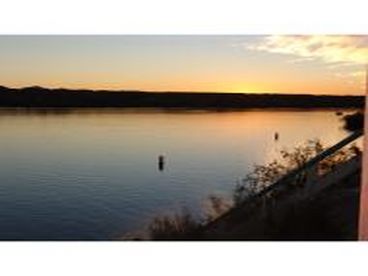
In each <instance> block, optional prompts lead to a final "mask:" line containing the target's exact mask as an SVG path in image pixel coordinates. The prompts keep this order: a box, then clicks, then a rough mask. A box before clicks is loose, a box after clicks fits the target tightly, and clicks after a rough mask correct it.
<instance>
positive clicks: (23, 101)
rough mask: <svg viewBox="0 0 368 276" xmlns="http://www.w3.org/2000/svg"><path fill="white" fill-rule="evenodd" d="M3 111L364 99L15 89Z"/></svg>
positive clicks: (0, 93)
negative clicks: (28, 108)
mask: <svg viewBox="0 0 368 276" xmlns="http://www.w3.org/2000/svg"><path fill="white" fill-rule="evenodd" d="M0 106H1V107H177V108H362V107H363V106H364V96H326V95H325V96H317V95H316V96H314V95H287V94H241V93H195V92H141V91H104V90H100V91H94V90H69V89H47V88H42V87H38V86H33V87H27V88H21V89H12V88H7V87H4V86H0Z"/></svg>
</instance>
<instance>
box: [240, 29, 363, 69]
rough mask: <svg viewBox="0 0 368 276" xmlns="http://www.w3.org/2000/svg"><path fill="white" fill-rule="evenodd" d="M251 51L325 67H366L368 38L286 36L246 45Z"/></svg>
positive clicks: (356, 36)
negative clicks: (294, 58)
mask: <svg viewBox="0 0 368 276" xmlns="http://www.w3.org/2000/svg"><path fill="white" fill-rule="evenodd" d="M246 48H247V49H250V50H256V51H263V52H269V53H278V54H285V55H293V56H295V57H298V58H297V59H296V61H298V62H300V61H304V60H320V61H322V62H325V63H329V64H332V63H335V64H336V63H339V64H344V65H362V64H366V63H367V62H368V36H363V35H361V36H359V35H355V36H354V35H352V36H337V35H312V36H307V35H305V36H303V35H285V36H278V35H276V36H267V37H265V38H263V39H262V40H261V41H259V42H256V43H253V44H248V45H246Z"/></svg>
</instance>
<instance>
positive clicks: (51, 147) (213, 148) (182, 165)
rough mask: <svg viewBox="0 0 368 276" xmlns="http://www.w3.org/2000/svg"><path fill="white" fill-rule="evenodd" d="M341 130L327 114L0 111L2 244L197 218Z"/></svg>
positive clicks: (109, 234) (100, 235)
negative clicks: (282, 155)
mask: <svg viewBox="0 0 368 276" xmlns="http://www.w3.org/2000/svg"><path fill="white" fill-rule="evenodd" d="M341 125H342V124H341V122H340V121H339V117H337V116H336V115H335V111H331V110H330V111H280V110H279V111H260V110H252V111H231V112H204V111H179V110H176V111H175V110H171V111H162V110H161V111H160V110H140V111H138V110H124V111H122V110H113V109H106V110H103V109H102V110H92V109H91V110H16V109H3V110H0V131H1V135H0V149H1V157H0V239H82V240H85V239H114V238H117V237H120V236H122V235H124V234H125V233H127V232H131V231H135V230H139V229H142V228H144V226H145V225H147V223H148V222H149V221H150V219H151V218H152V217H153V216H154V215H156V214H160V213H164V212H167V211H172V210H175V209H178V210H179V209H180V208H181V207H182V206H187V207H188V208H190V209H191V210H193V211H198V210H200V208H201V205H202V204H203V201H204V199H205V198H206V197H207V196H208V195H209V194H220V195H225V196H229V195H230V194H231V191H232V189H233V188H234V186H235V184H236V182H237V181H238V180H239V179H241V178H242V177H243V176H244V175H245V174H246V173H247V171H249V170H250V169H251V167H252V165H253V164H255V163H264V162H266V161H267V160H270V159H272V158H273V157H274V156H275V153H276V152H277V151H278V150H280V149H282V148H283V147H285V146H287V147H289V148H290V147H292V146H294V145H297V144H300V143H301V142H303V141H305V140H307V139H313V138H320V139H321V140H322V141H323V142H325V144H327V145H329V144H332V143H334V142H336V141H338V140H339V139H341V138H343V137H345V136H346V135H347V134H346V133H345V132H344V131H343V130H342V129H341ZM275 131H277V132H279V134H280V138H279V141H278V142H275V141H274V139H273V137H274V133H275ZM160 154H163V155H165V157H166V163H165V168H164V170H163V171H160V170H159V169H158V163H157V158H158V156H159V155H160Z"/></svg>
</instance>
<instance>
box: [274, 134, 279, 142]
mask: <svg viewBox="0 0 368 276" xmlns="http://www.w3.org/2000/svg"><path fill="white" fill-rule="evenodd" d="M274 139H275V141H277V140H279V133H278V132H275V135H274Z"/></svg>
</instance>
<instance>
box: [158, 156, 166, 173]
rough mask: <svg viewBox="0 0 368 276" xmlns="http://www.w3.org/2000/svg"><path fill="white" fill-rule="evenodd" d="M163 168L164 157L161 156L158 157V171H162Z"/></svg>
mask: <svg viewBox="0 0 368 276" xmlns="http://www.w3.org/2000/svg"><path fill="white" fill-rule="evenodd" d="M164 168H165V157H164V156H163V155H159V156H158V169H159V170H160V171H163V170H164Z"/></svg>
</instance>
